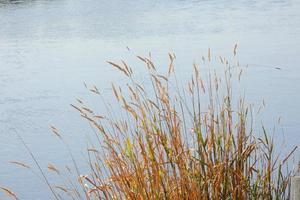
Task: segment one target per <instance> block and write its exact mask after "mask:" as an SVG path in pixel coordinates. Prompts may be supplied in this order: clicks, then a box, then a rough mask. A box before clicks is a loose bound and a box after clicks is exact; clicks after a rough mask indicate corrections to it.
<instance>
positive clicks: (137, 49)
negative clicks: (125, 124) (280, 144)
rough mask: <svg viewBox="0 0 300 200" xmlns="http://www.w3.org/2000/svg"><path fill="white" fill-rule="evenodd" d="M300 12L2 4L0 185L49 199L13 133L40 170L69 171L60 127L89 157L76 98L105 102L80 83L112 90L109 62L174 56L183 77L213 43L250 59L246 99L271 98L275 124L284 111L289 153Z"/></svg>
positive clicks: (117, 0) (181, 1)
mask: <svg viewBox="0 0 300 200" xmlns="http://www.w3.org/2000/svg"><path fill="white" fill-rule="evenodd" d="M299 10H300V1H299V0H265V1H259V0H237V1H233V0H211V1H207V0H152V1H147V0H133V1H122V0H111V1H104V0H98V1H91V0H82V1H77V0H60V1H58V0H51V1H50V0H36V1H35V0H31V1H30V0H28V1H25V0H24V1H22V0H15V1H5V0H0V141H1V145H0V186H6V187H8V188H11V189H13V190H14V191H15V192H16V193H17V194H18V195H19V197H20V199H26V200H34V199H51V198H50V193H49V191H48V189H47V187H46V185H45V184H44V183H43V182H42V181H41V180H40V179H39V178H38V177H37V176H36V175H34V174H33V173H31V172H30V171H28V170H24V169H20V168H17V167H16V166H13V165H11V164H9V162H10V161H23V162H25V163H28V164H33V161H32V159H31V158H30V156H29V155H28V153H27V152H26V151H25V148H24V146H23V145H22V143H21V141H20V140H19V139H18V138H17V136H16V135H17V134H19V135H20V136H22V138H23V139H24V140H25V142H26V144H27V145H28V146H29V148H30V149H31V151H32V152H34V154H35V156H36V158H37V159H38V161H39V162H40V163H41V166H42V167H43V168H45V169H46V166H47V164H48V163H50V162H52V163H55V164H56V165H58V166H61V167H63V166H64V165H66V164H69V163H70V162H71V159H70V158H69V156H68V153H67V150H66V148H65V147H64V146H63V145H62V144H61V143H60V142H59V141H58V140H57V138H56V137H54V136H53V134H51V131H50V129H49V126H50V125H55V126H56V127H58V128H59V129H60V131H61V132H62V133H63V134H64V136H65V137H66V139H67V140H68V141H69V144H70V148H71V149H72V152H73V154H74V155H75V156H76V157H78V159H79V160H84V153H83V149H84V148H85V147H86V144H87V138H86V135H85V133H86V132H90V131H91V130H90V128H89V126H88V125H87V123H86V122H85V121H83V120H82V119H81V118H80V117H79V116H78V113H76V112H75V111H74V109H73V108H72V107H71V106H70V104H71V103H73V102H75V99H76V98H83V99H86V101H87V102H88V103H89V104H90V105H98V102H97V100H96V99H95V98H92V97H90V96H91V95H90V93H89V92H88V91H87V90H86V89H85V87H84V84H83V82H85V83H87V84H89V85H97V86H98V88H100V89H101V90H102V91H103V92H104V94H105V93H107V95H109V93H110V91H109V89H108V88H109V86H110V83H111V81H116V82H120V76H121V74H119V73H117V72H116V71H115V70H112V69H111V68H110V67H109V66H108V64H107V63H106V61H107V60H119V59H124V60H128V61H129V62H132V63H135V60H136V59H135V55H147V53H148V52H152V56H153V57H154V58H155V60H156V61H157V62H158V63H162V64H163V63H166V62H167V58H168V57H167V53H168V52H175V53H176V55H177V62H176V66H177V67H178V68H179V69H178V70H180V71H181V72H182V76H185V75H187V74H186V73H185V72H187V71H188V69H191V66H192V64H193V62H194V61H199V60H201V55H203V54H206V52H207V49H208V48H211V49H212V52H213V53H215V54H216V55H225V56H226V55H231V54H232V48H233V46H234V44H236V43H238V44H239V48H238V58H239V61H240V63H241V64H242V65H246V64H249V67H248V70H247V73H246V74H245V76H246V81H245V90H246V94H247V99H248V101H249V102H254V103H257V104H259V102H261V101H262V100H263V99H264V100H265V102H266V108H265V109H264V112H263V114H262V118H263V119H264V123H265V124H266V126H267V127H268V128H269V129H270V130H272V127H273V125H274V124H275V123H276V122H277V119H278V117H281V123H280V125H279V128H278V130H279V131H277V133H276V134H278V135H276V134H275V138H277V139H278V140H280V141H284V148H283V149H284V151H288V150H289V149H291V148H292V147H293V146H294V145H298V143H299V144H300V123H299V121H300V115H299V111H300V55H299V54H300V12H299ZM128 49H130V51H128ZM278 67H279V68H280V69H281V70H278V69H276V68H278ZM140 76H141V77H142V76H143V74H140ZM98 109H99V110H100V112H101V106H100V105H99V106H98ZM297 156H298V157H299V152H297V153H296V157H297ZM82 157H83V158H82ZM79 165H80V166H81V167H82V168H83V169H84V167H85V164H84V162H82V163H80V164H79ZM35 170H36V169H35ZM49 178H50V180H52V178H53V179H54V180H55V177H49ZM1 195H2V194H0V199H5V197H4V196H1Z"/></svg>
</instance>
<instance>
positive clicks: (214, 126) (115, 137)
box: [74, 47, 290, 200]
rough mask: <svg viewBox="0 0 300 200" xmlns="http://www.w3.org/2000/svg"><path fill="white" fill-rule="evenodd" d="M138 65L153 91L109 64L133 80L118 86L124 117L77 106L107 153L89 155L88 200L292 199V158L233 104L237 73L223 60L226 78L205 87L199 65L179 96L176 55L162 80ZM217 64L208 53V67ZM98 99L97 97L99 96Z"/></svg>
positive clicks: (241, 104)
mask: <svg viewBox="0 0 300 200" xmlns="http://www.w3.org/2000/svg"><path fill="white" fill-rule="evenodd" d="M235 54H236V47H235V48H234V56H235ZM138 58H139V59H140V60H141V61H142V62H143V63H144V64H145V65H146V67H147V70H148V75H149V77H150V78H149V79H150V80H151V81H150V82H151V85H152V88H151V89H149V87H146V88H145V87H143V85H142V84H140V83H138V82H137V81H136V79H135V78H134V73H133V70H132V69H131V68H130V67H129V66H128V65H127V64H126V63H125V62H124V61H122V62H121V64H117V63H114V62H108V63H109V64H110V65H112V66H113V67H114V68H116V69H117V70H119V71H120V72H122V73H123V74H124V75H125V76H126V77H128V80H129V83H128V84H127V86H126V87H123V88H121V87H116V86H115V85H113V86H112V90H113V93H114V96H115V98H116V100H117V102H118V103H119V104H120V105H121V108H122V111H121V112H122V113H123V114H124V113H125V116H126V117H116V116H113V117H107V116H105V117H103V116H96V115H94V112H92V111H91V110H90V109H87V108H86V106H85V105H83V104H82V102H80V104H79V105H78V106H74V107H75V108H76V109H77V110H78V111H79V112H80V113H81V115H82V116H83V117H84V118H85V119H87V120H88V121H89V122H90V123H91V124H92V125H93V126H94V127H95V128H96V130H97V137H98V139H99V141H100V144H101V146H102V150H101V151H102V152H103V151H104V153H102V155H101V154H99V152H98V150H99V149H97V148H95V149H94V150H90V154H89V155H90V156H91V157H93V158H94V159H90V161H89V164H90V168H91V171H92V173H91V174H89V175H88V176H85V177H84V178H83V179H84V181H85V182H86V183H88V184H89V185H90V186H91V188H89V189H88V190H87V192H88V194H89V195H88V196H89V197H91V198H92V199H93V198H95V199H98V198H104V199H124V198H125V199H207V200H208V199H286V198H288V197H289V194H288V185H289V175H290V174H289V173H287V174H285V175H284V174H283V172H282V169H283V168H284V165H285V164H286V160H287V158H288V157H289V156H290V155H288V157H287V158H285V159H283V160H281V161H280V160H279V158H278V157H276V155H274V143H273V140H272V139H271V138H270V137H269V136H268V135H267V133H266V130H265V129H264V128H262V130H261V132H262V134H259V133H258V132H254V129H253V128H252V127H251V124H250V120H251V119H250V117H249V114H250V109H249V107H248V106H247V105H246V103H245V101H244V98H239V99H233V86H232V81H233V79H234V77H233V76H234V75H236V74H237V73H236V72H237V71H238V72H240V71H239V70H241V69H240V68H239V66H237V65H232V64H230V63H229V62H228V61H227V60H226V59H225V58H222V57H221V58H220V61H221V64H222V65H223V69H219V71H223V72H224V74H223V76H221V79H220V77H218V75H216V73H215V72H214V71H209V72H206V74H204V75H207V76H206V77H207V81H206V82H205V81H204V80H203V79H202V78H201V76H200V74H201V72H200V69H199V67H198V66H197V65H196V64H195V65H194V68H193V75H192V78H191V80H190V81H189V82H188V85H187V89H179V88H181V87H180V85H179V84H178V81H177V79H176V74H175V72H174V61H175V55H173V54H169V60H170V64H169V66H168V70H167V72H166V73H165V74H160V73H158V70H157V68H156V66H155V64H154V63H153V61H152V59H151V56H149V57H138ZM203 59H204V60H205V58H203ZM211 60H212V56H211V53H210V51H209V52H208V56H207V58H206V62H208V63H211ZM174 77H175V78H174ZM124 88H125V89H124ZM221 88H223V89H221ZM123 90H125V91H126V92H125V94H129V95H124V92H123ZM92 91H93V92H95V93H98V92H97V91H98V89H97V88H94V89H92ZM235 98H236V97H235ZM203 99H207V101H205V100H203ZM236 102H237V103H236ZM202 104H203V105H202ZM259 136H260V137H259ZM103 177H106V178H107V179H104V178H103Z"/></svg>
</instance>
